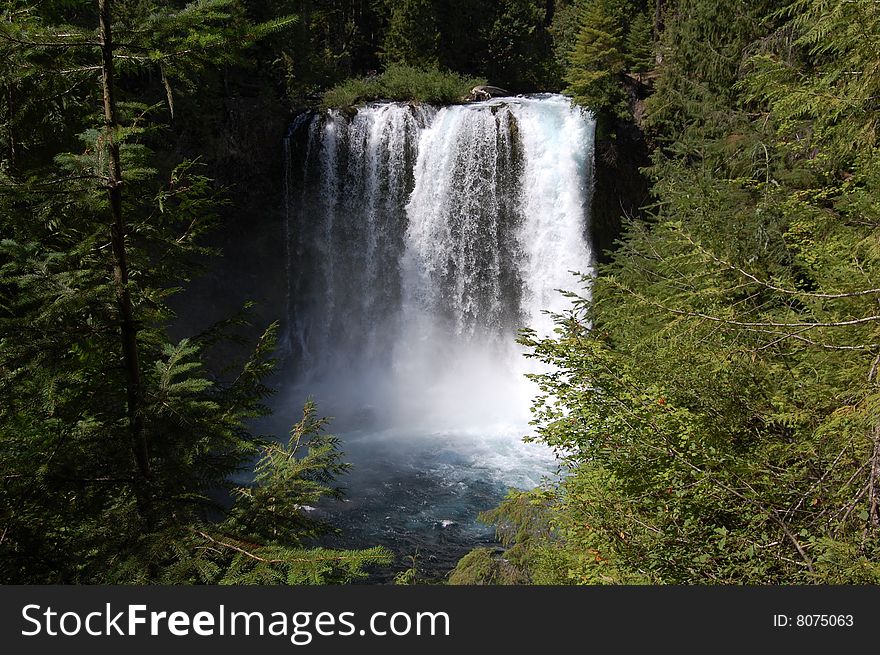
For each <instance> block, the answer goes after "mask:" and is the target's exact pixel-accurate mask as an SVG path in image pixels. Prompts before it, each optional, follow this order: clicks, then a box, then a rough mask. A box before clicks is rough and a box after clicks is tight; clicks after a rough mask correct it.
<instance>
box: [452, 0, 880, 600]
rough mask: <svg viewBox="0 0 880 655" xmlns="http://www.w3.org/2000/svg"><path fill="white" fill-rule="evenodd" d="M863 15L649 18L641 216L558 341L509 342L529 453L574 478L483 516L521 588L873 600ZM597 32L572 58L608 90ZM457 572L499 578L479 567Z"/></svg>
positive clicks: (879, 415) (868, 21)
mask: <svg viewBox="0 0 880 655" xmlns="http://www.w3.org/2000/svg"><path fill="white" fill-rule="evenodd" d="M609 18H610V19H611V20H610V22H608V23H607V24H608V25H610V26H612V27H613V26H614V25H620V21H621V20H622V18H623V17H622V16H620V15H619V14H614V13H612V14H610V15H609ZM878 18H880V14H878V10H877V8H876V7H875V6H874V4H873V3H870V2H854V3H826V2H821V1H819V0H798V1H797V2H794V3H792V4H791V5H790V6H788V7H787V8H785V9H784V10H779V6H778V5H776V4H775V3H770V2H768V3H733V4H727V5H725V4H721V5H719V4H717V3H714V4H713V3H705V2H701V1H699V0H683V1H682V2H678V3H674V4H672V5H668V6H667V7H666V11H665V12H664V30H663V33H662V35H661V39H660V43H661V51H660V53H661V56H662V64H661V66H660V68H659V70H658V71H657V75H658V77H657V82H656V87H655V92H654V94H653V95H652V96H651V97H650V98H649V100H648V102H647V107H646V114H645V121H644V124H645V125H646V126H647V127H648V128H649V129H650V130H651V134H652V136H653V137H654V139H655V142H656V143H657V145H658V147H657V148H656V149H655V151H654V154H653V162H654V163H653V166H652V168H651V170H650V174H651V176H652V180H653V189H652V191H653V194H654V196H655V198H656V204H655V205H654V206H653V207H651V208H650V210H651V214H650V216H649V217H648V218H647V219H646V220H633V221H630V223H629V224H628V226H627V229H626V232H625V234H624V237H623V238H622V239H621V242H620V244H619V247H618V250H617V251H616V252H615V254H614V258H613V261H611V262H610V263H609V264H608V265H605V266H603V267H600V269H599V271H598V274H597V275H596V276H595V277H594V278H592V279H589V280H588V279H584V280H583V283H584V285H587V284H588V285H589V294H584V297H578V296H573V297H572V299H573V301H574V306H573V309H572V310H571V311H570V312H568V313H566V314H565V315H562V316H558V317H557V331H556V334H555V335H554V336H553V337H551V338H540V337H539V336H538V335H536V334H534V333H533V332H529V331H526V332H524V333H523V335H522V339H521V343H522V344H523V345H524V346H526V347H527V348H528V349H529V351H530V353H531V356H532V357H534V358H536V359H537V360H539V361H541V362H543V363H544V364H545V365H547V366H548V367H549V371H550V372H548V373H545V374H541V375H537V376H535V380H536V381H537V382H538V384H539V386H540V389H541V392H542V393H541V395H540V396H539V397H538V398H537V400H536V402H535V405H534V417H535V426H536V430H537V438H538V439H539V440H541V441H543V442H545V443H547V444H549V445H551V446H553V447H555V448H557V449H558V451H559V452H561V453H565V463H566V465H567V467H568V469H569V471H568V475H567V476H566V477H565V478H564V479H563V480H562V481H561V482H560V483H558V484H556V485H553V486H550V487H548V488H547V489H546V490H543V491H541V492H536V494H537V495H535V496H533V497H534V498H542V499H543V502H544V506H543V509H542V510H541V512H538V513H531V512H526V511H524V507H525V506H524V505H523V500H522V499H521V498H517V497H513V498H511V499H509V500H508V501H507V502H506V503H505V504H504V505H502V507H501V508H499V510H497V511H496V513H494V514H493V515H492V516H490V517H489V518H492V519H493V520H494V521H495V522H496V524H499V525H500V526H502V527H503V526H510V527H506V528H504V529H505V532H504V533H503V534H502V537H505V538H506V539H507V547H508V549H509V550H508V552H511V553H512V554H511V557H510V561H514V560H516V569H517V571H519V572H521V574H522V575H524V576H526V577H527V578H528V579H529V580H530V581H531V582H541V583H543V582H557V583H578V584H582V583H587V584H619V583H662V584H698V583H699V584H707V583H708V584H768V583H769V584H793V583H833V584H841V583H850V584H853V583H856V584H865V583H869V584H876V583H877V582H878V580H880V577H878V574H880V569H878V567H877V565H876V562H877V557H878V554H880V510H878V507H880V503H878V498H880V484H878V481H880V478H878V475H877V472H878V471H880V427H878V426H880V404H878V400H880V392H878V386H877V385H878V380H877V377H878V374H877V371H878V362H880V319H878V317H877V312H876V307H877V298H878V296H880V290H878V288H877V284H876V280H877V279H880V249H878V245H877V244H878V242H877V230H878V228H880V220H878V215H880V204H878V200H877V199H878V198H880V195H878V182H880V158H878V143H877V134H876V123H875V122H876V115H875V114H876V112H873V111H871V110H870V109H869V107H872V106H873V105H872V104H871V103H872V102H873V100H871V98H872V97H875V96H876V87H877V81H878V79H877V76H876V73H877V70H878V67H877V55H876V48H874V46H873V44H874V43H875V42H876V40H877V39H878V38H880V31H878V30H880V21H878ZM597 24H598V23H597ZM603 25H604V24H603ZM612 27H609V28H608V29H603V30H601V31H602V34H600V35H595V36H594V38H592V40H591V41H590V43H591V44H592V47H594V48H598V47H599V46H598V45H597V44H602V45H601V47H602V49H603V51H604V52H608V53H612V54H614V57H610V58H609V59H608V62H607V66H608V71H611V70H618V69H617V68H615V67H617V66H621V65H625V62H624V63H623V64H621V59H620V58H618V56H617V55H618V54H620V53H621V52H622V51H621V50H620V46H619V44H620V42H621V41H620V39H618V38H617V36H616V35H617V34H618V32H615V30H614V29H612ZM642 29H644V28H642ZM600 37H601V38H600ZM610 37H614V38H610ZM603 39H604V41H603ZM623 59H624V60H625V57H624V58H623ZM573 63H574V60H573ZM595 73H596V76H594V77H593V78H583V79H588V80H590V79H591V80H593V82H592V84H593V86H592V87H589V88H591V89H596V88H598V87H597V86H596V84H598V80H602V79H603V78H602V71H595ZM604 79H608V78H607V76H606V77H605V78H604ZM588 86H589V85H588ZM535 521H537V523H535ZM533 526H537V527H533ZM509 535H513V537H512V541H511V538H510V536H509ZM462 568H463V569H465V570H466V571H467V572H468V575H470V576H471V577H470V578H468V580H470V581H475V580H481V579H483V580H485V579H490V578H491V577H492V576H493V575H494V573H493V570H492V560H491V558H490V557H488V555H487V554H486V553H479V554H475V555H473V557H471V558H470V559H469V560H468V562H463V563H462Z"/></svg>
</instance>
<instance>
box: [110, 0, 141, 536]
mask: <svg viewBox="0 0 880 655" xmlns="http://www.w3.org/2000/svg"><path fill="white" fill-rule="evenodd" d="M98 11H99V13H100V27H101V72H102V83H103V91H104V136H103V139H104V143H103V146H104V152H105V154H106V156H107V168H108V174H107V195H108V198H109V200H110V244H111V248H112V251H113V286H114V289H115V292H116V304H117V306H118V309H119V317H120V335H121V339H122V359H123V367H124V368H125V385H126V398H127V404H128V407H127V409H128V430H129V436H130V438H131V447H132V452H133V454H134V461H135V464H136V482H135V490H136V493H137V496H138V505H139V510H140V512H141V515H142V516H143V518H144V519H145V520H146V521H147V522H148V523H150V520H151V519H150V517H151V505H152V501H151V497H150V489H149V486H150V461H149V455H148V453H147V440H146V435H145V434H144V414H143V397H144V394H143V387H142V383H141V368H140V361H139V356H138V345H137V332H138V330H137V323H136V322H135V319H134V308H133V306H132V302H131V293H130V291H129V289H128V263H127V260H126V252H125V221H124V220H123V215H122V165H121V163H120V159H119V144H118V143H117V142H116V130H117V128H118V126H119V123H118V117H117V114H116V100H115V98H114V90H115V89H114V85H115V82H114V70H113V69H114V67H113V34H112V31H111V20H110V0H98Z"/></svg>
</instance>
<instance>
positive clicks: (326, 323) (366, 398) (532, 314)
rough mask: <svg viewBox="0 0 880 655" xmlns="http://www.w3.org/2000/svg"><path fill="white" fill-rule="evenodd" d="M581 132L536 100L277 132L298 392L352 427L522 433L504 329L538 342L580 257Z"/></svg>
mask: <svg viewBox="0 0 880 655" xmlns="http://www.w3.org/2000/svg"><path fill="white" fill-rule="evenodd" d="M594 128H595V124H594V121H593V118H592V116H591V115H590V114H589V113H588V112H586V111H584V110H582V109H580V108H577V107H573V106H572V105H571V103H570V101H569V100H568V99H567V98H565V97H563V96H559V95H549V94H547V95H539V96H530V97H517V98H504V99H499V100H491V101H487V102H480V103H470V104H466V105H456V106H449V107H443V108H439V109H438V108H433V107H429V106H414V105H410V104H404V103H377V104H372V105H368V106H367V107H364V108H361V109H359V110H358V111H356V112H354V113H351V114H348V113H344V112H341V111H335V110H332V111H327V112H322V113H316V114H313V115H311V116H310V118H309V119H308V120H300V124H299V125H298V126H297V127H296V128H295V129H294V128H293V127H292V129H291V131H290V132H289V133H288V136H287V138H286V139H285V148H286V152H287V154H286V158H285V162H286V164H285V171H286V172H285V192H286V203H287V205H286V214H287V221H288V227H287V230H288V232H287V240H288V253H289V261H288V267H289V268H288V275H289V284H288V290H289V299H288V302H287V305H288V307H287V312H288V316H287V319H288V327H287V332H286V342H287V343H286V345H287V346H288V347H289V349H290V353H291V356H292V357H293V358H294V359H295V361H296V362H297V366H298V371H299V373H298V376H299V379H300V381H301V383H302V388H304V389H306V390H308V391H309V393H314V394H315V395H316V396H317V397H318V401H319V403H321V402H322V401H324V402H330V403H331V404H332V405H333V412H334V413H335V414H336V415H337V416H338V415H339V414H340V412H343V411H351V412H352V413H353V414H352V418H351V420H352V421H354V422H355V423H357V422H364V421H367V422H369V421H373V422H376V423H378V424H381V425H386V426H387V425H399V426H406V427H407V428H408V429H419V430H433V431H438V430H439V431H444V430H447V431H461V430H473V429H476V430H481V429H483V430H485V429H490V428H491V427H492V426H501V425H505V426H507V427H506V428H505V429H508V430H510V429H511V427H510V426H512V425H513V426H522V425H524V424H525V423H526V422H527V419H528V411H529V405H530V402H529V401H530V397H531V396H532V395H533V392H534V389H533V388H532V386H531V383H529V382H528V381H527V380H526V379H525V377H524V373H525V372H526V371H527V367H526V360H525V358H524V357H523V356H522V352H521V349H520V347H519V346H518V345H517V344H516V342H515V338H516V333H517V331H518V330H519V329H520V328H521V327H526V326H528V327H531V328H534V329H536V330H537V331H538V332H539V333H543V334H549V333H550V332H551V330H552V327H553V326H552V319H551V318H550V317H549V316H548V312H559V311H562V310H564V309H565V307H566V306H567V303H568V300H567V299H566V298H565V297H564V296H563V295H562V294H561V293H559V291H558V290H559V289H568V290H576V289H577V286H578V282H577V279H576V278H575V277H574V276H573V275H572V272H584V273H586V272H588V271H589V268H590V266H591V263H592V254H591V252H590V247H589V239H588V207H589V201H590V193H591V180H592V158H593V135H594ZM294 162H296V164H294ZM516 429H517V428H514V430H516ZM518 429H521V428H518Z"/></svg>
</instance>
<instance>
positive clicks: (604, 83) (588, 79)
mask: <svg viewBox="0 0 880 655" xmlns="http://www.w3.org/2000/svg"><path fill="white" fill-rule="evenodd" d="M650 4H651V3H646V2H636V1H631V0H589V1H586V2H583V3H580V5H579V6H580V15H579V18H578V28H577V36H576V37H575V38H574V40H573V41H574V42H573V45H572V46H571V51H570V52H569V53H568V55H567V64H568V65H567V69H566V75H565V81H566V83H567V87H566V92H567V93H569V94H571V95H572V96H573V98H574V100H575V102H577V103H579V104H582V105H585V106H587V107H590V108H591V109H593V110H595V111H598V112H603V113H609V114H610V115H615V116H620V117H624V118H626V117H628V116H630V106H631V103H632V98H631V95H632V93H633V91H632V82H631V80H630V78H629V77H628V75H629V74H632V73H642V72H646V71H648V70H650V69H652V68H653V64H654V62H653V60H652V59H653V38H652V25H653V24H652V21H651V20H650V19H649V18H648V13H647V12H648V11H649V9H650ZM568 38H569V40H570V39H571V37H570V36H569V37H568Z"/></svg>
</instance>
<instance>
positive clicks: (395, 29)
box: [380, 0, 440, 68]
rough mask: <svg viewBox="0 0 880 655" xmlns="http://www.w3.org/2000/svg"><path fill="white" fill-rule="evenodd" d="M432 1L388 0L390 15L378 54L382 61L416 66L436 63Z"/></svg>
mask: <svg viewBox="0 0 880 655" xmlns="http://www.w3.org/2000/svg"><path fill="white" fill-rule="evenodd" d="M434 5H435V3H434V2H432V1H431V0H402V1H400V0H394V1H393V2H388V6H389V10H390V12H391V18H390V20H389V22H388V29H387V31H386V32H385V43H384V46H383V49H382V53H381V55H380V56H381V59H382V61H383V62H385V63H387V64H405V65H408V66H413V67H416V68H436V67H437V66H438V63H439V60H438V50H439V45H440V33H439V32H438V31H437V13H436V12H437V8H436V7H435V6H434Z"/></svg>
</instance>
